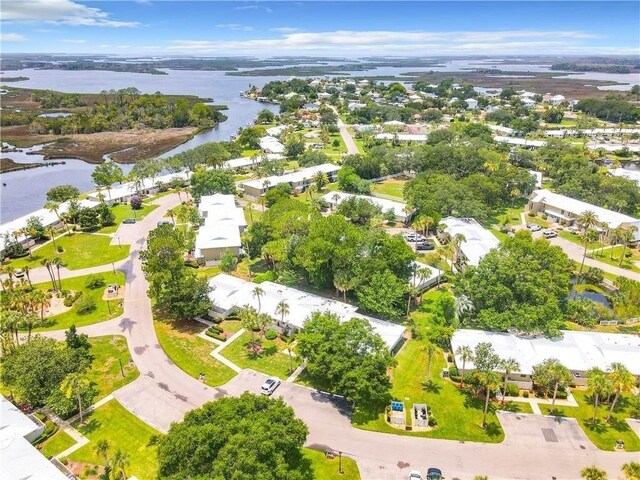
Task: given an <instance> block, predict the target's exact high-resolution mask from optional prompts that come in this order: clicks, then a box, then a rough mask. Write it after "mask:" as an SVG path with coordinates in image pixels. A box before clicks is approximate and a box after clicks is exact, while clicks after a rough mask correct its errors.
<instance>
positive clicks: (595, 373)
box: [587, 367, 609, 423]
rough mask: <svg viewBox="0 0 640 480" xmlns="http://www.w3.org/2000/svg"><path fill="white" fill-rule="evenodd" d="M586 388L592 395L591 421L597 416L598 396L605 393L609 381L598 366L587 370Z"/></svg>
mask: <svg viewBox="0 0 640 480" xmlns="http://www.w3.org/2000/svg"><path fill="white" fill-rule="evenodd" d="M587 388H588V389H589V390H590V391H591V394H592V395H593V420H592V421H593V423H595V421H596V419H597V417H598V404H599V403H600V397H601V396H604V395H606V392H607V391H608V390H609V381H608V379H607V377H606V375H605V373H604V372H603V371H602V370H600V369H599V368H598V367H593V368H592V369H591V370H589V371H588V372H587Z"/></svg>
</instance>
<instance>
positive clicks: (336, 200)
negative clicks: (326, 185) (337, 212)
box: [331, 192, 340, 209]
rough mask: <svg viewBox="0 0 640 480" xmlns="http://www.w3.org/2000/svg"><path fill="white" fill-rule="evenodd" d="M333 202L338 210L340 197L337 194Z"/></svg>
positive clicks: (332, 197)
mask: <svg viewBox="0 0 640 480" xmlns="http://www.w3.org/2000/svg"><path fill="white" fill-rule="evenodd" d="M331 200H333V204H334V205H335V208H336V209H337V208H338V202H339V201H340V195H339V194H338V193H337V192H336V193H334V194H333V195H332V196H331Z"/></svg>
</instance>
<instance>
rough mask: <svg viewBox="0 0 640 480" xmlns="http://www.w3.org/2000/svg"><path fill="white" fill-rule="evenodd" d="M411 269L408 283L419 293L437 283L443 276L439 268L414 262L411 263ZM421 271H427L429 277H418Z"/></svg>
mask: <svg viewBox="0 0 640 480" xmlns="http://www.w3.org/2000/svg"><path fill="white" fill-rule="evenodd" d="M411 267H412V268H411V269H412V271H413V274H412V275H411V277H410V278H409V283H410V284H411V285H412V286H414V287H415V288H416V290H418V292H419V293H422V292H424V291H425V290H427V289H428V288H431V287H433V286H434V285H435V284H437V283H439V282H440V280H441V279H442V276H443V275H444V272H443V271H442V270H440V269H439V268H436V267H432V266H431V265H427V264H426V263H422V262H418V261H415V260H414V261H413V262H412V263H411ZM421 271H423V272H424V271H428V272H429V275H427V276H422V275H420V272H421Z"/></svg>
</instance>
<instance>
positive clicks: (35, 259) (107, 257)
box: [11, 233, 129, 270]
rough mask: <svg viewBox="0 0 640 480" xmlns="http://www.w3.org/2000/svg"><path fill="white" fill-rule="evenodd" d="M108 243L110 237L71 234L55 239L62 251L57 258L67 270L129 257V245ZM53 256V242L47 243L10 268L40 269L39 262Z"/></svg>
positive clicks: (54, 253)
mask: <svg viewBox="0 0 640 480" xmlns="http://www.w3.org/2000/svg"><path fill="white" fill-rule="evenodd" d="M110 243H111V237H108V236H106V235H95V234H90V233H73V234H71V235H65V236H63V237H60V238H57V239H56V245H57V246H58V247H62V248H63V249H64V251H63V253H61V254H60V255H58V256H59V257H60V259H61V260H62V263H63V264H64V266H65V267H67V268H68V269H69V270H79V269H81V268H89V267H97V266H99V265H106V264H109V263H112V262H117V261H118V260H122V259H123V258H126V257H128V256H129V245H122V247H120V246H118V245H115V246H114V245H110ZM55 256H56V252H55V249H54V248H53V242H49V243H47V244H46V245H43V246H42V247H40V248H38V249H37V250H34V251H33V254H32V256H31V257H28V256H27V257H23V258H18V259H16V260H13V261H11V266H13V267H15V268H22V267H24V266H25V265H28V266H29V267H31V268H35V267H40V266H42V265H41V263H40V261H41V260H42V259H43V258H53V257H55Z"/></svg>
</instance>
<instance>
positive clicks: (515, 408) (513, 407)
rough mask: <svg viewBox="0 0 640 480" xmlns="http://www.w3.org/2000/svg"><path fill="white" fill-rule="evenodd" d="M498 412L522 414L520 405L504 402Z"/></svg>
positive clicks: (518, 403)
mask: <svg viewBox="0 0 640 480" xmlns="http://www.w3.org/2000/svg"><path fill="white" fill-rule="evenodd" d="M500 410H504V411H505V412H511V413H518V412H522V403H520V402H506V403H505V404H504V405H500Z"/></svg>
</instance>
